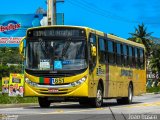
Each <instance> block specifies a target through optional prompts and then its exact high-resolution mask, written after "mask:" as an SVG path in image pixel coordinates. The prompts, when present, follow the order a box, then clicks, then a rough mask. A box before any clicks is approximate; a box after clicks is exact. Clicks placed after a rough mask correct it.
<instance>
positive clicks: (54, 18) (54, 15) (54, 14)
mask: <svg viewBox="0 0 160 120" xmlns="http://www.w3.org/2000/svg"><path fill="white" fill-rule="evenodd" d="M56 7H57V6H56V0H53V25H56V24H57V15H56V14H57V9H56Z"/></svg>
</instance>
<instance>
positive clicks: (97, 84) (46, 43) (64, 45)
mask: <svg viewBox="0 0 160 120" xmlns="http://www.w3.org/2000/svg"><path fill="white" fill-rule="evenodd" d="M24 39H25V41H26V46H25V53H23V48H24V47H23V43H24ZM20 53H21V55H22V56H23V57H24V58H25V59H24V60H25V71H24V76H25V83H24V96H34V97H38V101H39V105H40V107H49V106H50V104H51V103H52V102H57V101H78V102H79V103H80V105H91V106H94V107H101V106H102V104H103V99H110V98H112V99H113V98H115V99H117V102H118V103H120V104H122V103H123V104H130V103H132V99H133V96H134V95H139V94H142V93H144V92H145V91H146V66H145V47H144V46H143V45H142V44H138V43H135V42H131V41H128V40H125V39H122V38H120V37H117V36H114V35H111V34H105V33H104V32H101V31H98V30H94V29H91V28H88V27H80V26H47V27H37V28H31V29H28V31H27V34H26V37H25V38H23V40H22V41H21V43H20Z"/></svg>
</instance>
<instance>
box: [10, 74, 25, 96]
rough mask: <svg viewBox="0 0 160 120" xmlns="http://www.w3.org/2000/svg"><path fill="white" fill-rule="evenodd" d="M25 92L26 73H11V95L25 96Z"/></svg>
mask: <svg viewBox="0 0 160 120" xmlns="http://www.w3.org/2000/svg"><path fill="white" fill-rule="evenodd" d="M23 93H24V74H13V73H11V74H10V79H9V96H20V97H23Z"/></svg>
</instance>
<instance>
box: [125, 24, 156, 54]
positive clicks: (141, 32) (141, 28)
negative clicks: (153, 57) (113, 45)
mask: <svg viewBox="0 0 160 120" xmlns="http://www.w3.org/2000/svg"><path fill="white" fill-rule="evenodd" d="M130 34H131V35H132V37H131V38H128V39H129V40H131V41H134V42H137V43H141V44H144V46H145V48H146V53H149V52H150V49H151V47H152V45H153V42H152V41H151V40H149V37H150V36H151V34H152V32H150V33H147V27H145V25H144V24H143V23H142V24H141V25H138V27H137V28H135V33H130Z"/></svg>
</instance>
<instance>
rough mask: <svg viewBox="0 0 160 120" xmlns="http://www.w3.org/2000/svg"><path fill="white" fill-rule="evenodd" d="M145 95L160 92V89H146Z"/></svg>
mask: <svg viewBox="0 0 160 120" xmlns="http://www.w3.org/2000/svg"><path fill="white" fill-rule="evenodd" d="M146 91H147V93H152V92H160V87H159V86H157V87H148V88H147V89H146Z"/></svg>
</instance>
